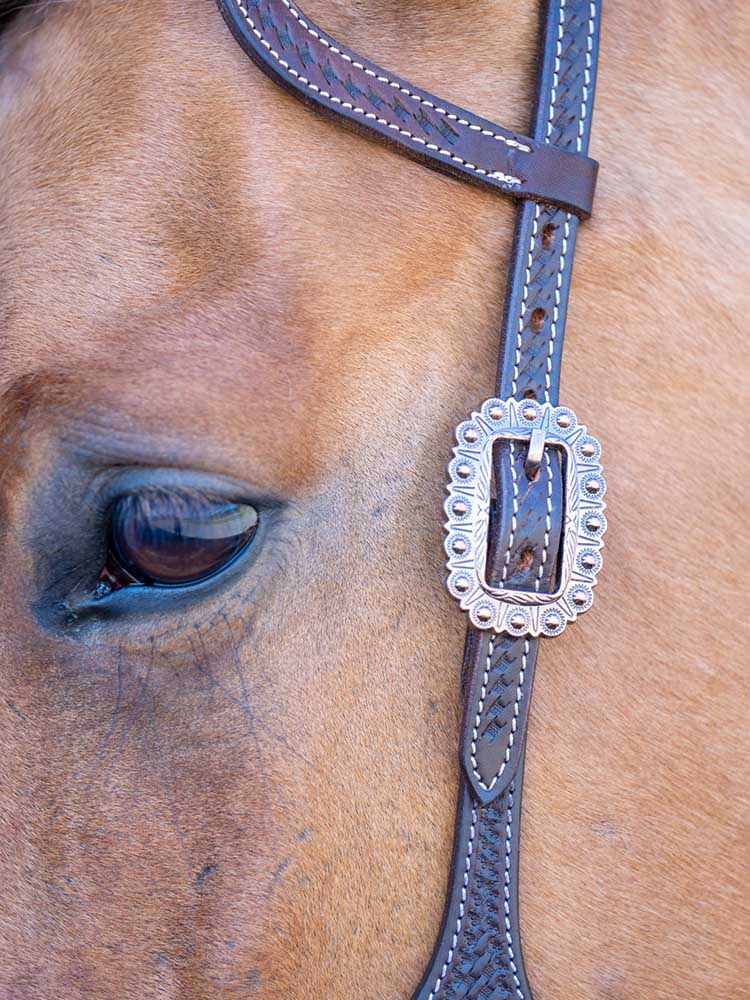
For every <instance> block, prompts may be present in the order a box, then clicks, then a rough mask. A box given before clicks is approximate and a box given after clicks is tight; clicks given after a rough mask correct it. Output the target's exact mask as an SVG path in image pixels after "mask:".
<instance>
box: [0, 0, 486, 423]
mask: <svg viewBox="0 0 750 1000" xmlns="http://www.w3.org/2000/svg"><path fill="white" fill-rule="evenodd" d="M87 6H88V5H80V7H79V6H78V5H73V7H75V8H77V9H78V10H79V11H80V13H79V14H78V15H77V16H73V15H71V14H67V13H66V15H65V16H63V17H60V16H58V15H57V13H56V14H55V15H54V17H53V18H52V20H54V21H55V26H54V27H55V33H54V34H53V33H52V31H51V30H50V29H51V25H48V24H47V23H46V22H45V23H42V24H41V25H39V26H37V28H36V29H35V33H34V34H33V35H32V39H33V44H32V43H30V44H32V48H34V50H35V51H34V52H33V53H32V54H31V55H28V54H27V55H26V56H24V57H23V58H22V59H21V57H16V58H17V61H19V60H20V63H22V65H23V71H20V70H19V71H18V72H14V73H11V74H10V75H9V76H6V77H4V78H2V79H0V88H4V89H5V91H6V92H7V91H8V90H10V91H12V92H13V97H14V101H13V107H12V109H11V110H6V113H5V114H4V115H3V117H2V118H0V134H2V136H3V142H2V143H0V146H1V147H2V149H1V150H0V162H2V163H3V166H4V167H5V170H4V172H5V174H6V176H8V177H9V178H10V182H9V183H8V184H7V185H5V186H4V192H3V193H0V209H1V210H0V271H1V272H2V275H3V286H4V291H3V292H2V293H0V312H1V313H2V318H3V321H4V334H5V337H4V342H5V348H4V352H5V353H4V355H0V374H2V376H3V381H7V380H8V379H16V378H18V377H20V376H23V375H25V373H26V372H34V371H37V370H41V371H44V370H46V369H47V368H48V367H49V366H50V365H51V366H52V367H53V368H54V369H55V370H56V371H57V370H59V369H60V367H63V368H69V369H71V370H73V371H80V369H81V365H82V364H85V365H86V366H88V367H89V368H90V367H91V366H92V365H93V367H95V368H97V369H98V370H99V377H100V378H101V377H102V375H104V376H105V377H106V375H107V372H108V371H111V372H112V373H113V374H114V373H122V372H123V371H125V372H127V371H128V370H129V372H130V374H131V376H132V373H133V371H134V370H137V371H138V373H139V377H141V378H144V379H145V382H146V383H147V382H148V378H147V377H146V376H147V375H148V372H149V369H150V370H151V371H155V370H157V369H158V370H159V371H160V372H161V373H163V374H164V375H166V376H168V377H173V378H175V379H177V380H178V381H181V382H183V383H184V384H186V385H187V384H189V383H190V381H191V380H193V381H195V380H198V379H200V380H203V381H205V380H206V378H211V377H213V378H217V377H219V378H220V379H222V380H224V381H225V382H227V381H228V382H233V381H236V380H239V379H241V380H242V384H243V386H244V387H245V389H248V388H250V389H252V388H253V387H254V386H255V385H258V386H261V385H262V390H263V394H264V397H265V401H266V405H268V404H269V403H271V404H272V403H273V401H274V399H277V400H279V401H280V402H283V401H284V399H285V398H288V397H289V396H290V395H293V396H298V395H304V394H305V393H306V392H307V391H308V390H309V391H310V392H312V391H313V386H315V387H316V388H317V387H319V383H320V380H321V379H324V378H327V379H328V383H329V386H333V384H334V383H333V382H332V381H331V379H330V373H331V369H332V367H333V366H335V365H337V364H338V361H339V359H340V356H341V351H342V348H345V349H346V350H347V351H348V352H357V351H362V350H365V349H367V348H368V346H372V343H373V342H374V341H376V340H377V341H381V342H382V341H383V340H387V339H388V337H389V334H390V332H391V329H390V328H395V326H396V324H395V322H394V318H395V314H396V313H397V312H398V310H399V309H400V308H402V306H403V303H402V304H399V303H398V301H397V300H398V296H399V294H400V292H399V290H402V291H405V290H406V286H407V285H408V289H409V292H410V294H411V296H412V297H413V296H414V293H415V292H418V290H419V287H420V286H424V287H425V288H428V287H429V286H430V283H431V281H433V280H434V275H435V273H436V272H437V270H438V269H439V268H445V265H446V261H449V260H450V259H451V258H453V259H458V258H459V257H460V255H461V253H462V247H463V246H464V245H465V243H466V242H468V241H469V240H470V238H471V233H470V229H469V226H468V225H467V226H466V227H465V237H466V239H465V240H464V239H462V234H461V232H460V230H457V227H456V225H455V224H453V223H452V224H451V227H450V228H449V227H447V226H445V225H442V224H441V225H440V226H439V227H436V219H437V220H440V218H441V216H442V217H443V219H446V218H447V213H448V211H449V210H450V207H449V206H450V199H449V197H448V196H449V194H450V191H447V192H446V193H445V194H443V192H444V190H445V189H444V187H443V184H442V183H441V182H440V181H439V179H438V180H434V181H433V180H432V179H430V180H427V181H425V182H424V185H423V187H422V188H421V189H420V186H419V185H417V187H416V190H415V191H413V192H412V193H411V194H410V196H409V198H408V199H405V198H404V197H403V191H402V190H401V191H400V190H399V173H400V171H402V170H403V169H404V167H403V166H402V165H401V164H400V163H399V164H398V166H396V165H395V164H394V163H393V162H392V158H391V157H390V156H389V155H388V154H387V153H383V152H382V151H380V150H375V149H372V150H371V149H370V147H369V146H368V147H366V148H365V150H364V152H363V150H362V147H361V145H360V141H359V140H357V139H356V138H354V137H350V136H346V135H342V134H341V133H340V132H339V131H338V130H335V129H333V128H331V127H329V126H328V125H327V124H326V123H321V122H319V121H318V120H317V119H311V118H310V117H308V116H307V115H306V113H305V112H304V110H303V109H299V108H298V107H297V106H296V105H295V104H294V103H293V102H291V101H289V100H287V99H286V98H285V97H284V96H283V95H280V94H279V93H278V91H276V90H275V89H274V88H272V87H271V85H270V84H268V82H267V81H266V80H265V79H264V78H263V77H262V76H261V75H260V74H257V73H249V72H248V68H247V66H246V65H245V63H244V62H243V63H240V64H239V66H237V65H235V60H236V59H237V58H238V57H241V53H236V52H235V48H236V47H234V46H233V45H232V43H231V39H227V37H226V32H225V29H224V27H223V25H222V24H220V19H218V18H216V16H215V12H214V11H213V10H211V11H210V17H208V16H207V15H206V10H205V8H206V7H207V5H195V10H193V8H192V6H191V11H192V13H193V14H195V15H196V17H199V18H200V17H205V18H206V23H205V25H203V28H205V32H204V33H203V35H202V34H201V31H200V30H198V27H199V26H196V24H195V23H194V20H193V22H192V23H191V24H190V27H189V29H188V27H187V26H186V23H185V20H184V19H181V18H177V19H176V22H175V24H172V25H171V27H170V31H171V32H172V35H175V36H178V35H179V32H180V31H181V30H183V31H185V32H187V31H188V30H189V36H188V35H187V34H186V36H185V37H184V38H180V37H172V38H171V41H170V39H169V38H167V40H166V42H168V43H169V44H167V43H165V39H164V37H163V36H164V30H162V31H161V33H157V38H156V39H153V38H152V39H151V40H150V41H149V40H148V39H149V31H151V30H152V29H153V28H154V23H156V24H157V26H158V25H162V22H163V20H164V19H161V20H160V19H159V18H156V19H154V17H153V16H151V15H149V12H148V11H147V10H144V9H143V7H145V6H147V5H143V6H142V5H138V8H137V9H135V10H134V12H133V17H132V18H131V19H130V20H129V21H128V20H127V19H123V18H121V17H119V16H118V17H110V18H109V24H111V25H113V28H112V30H113V31H114V37H113V39H111V40H110V45H109V47H108V49H107V60H106V63H107V65H106V72H103V71H102V69H101V67H100V65H99V63H100V62H101V51H102V50H101V45H102V39H101V34H100V33H101V29H102V25H103V23H104V20H103V19H102V18H101V17H99V18H93V20H92V19H91V17H90V15H89V14H87V13H86V11H85V10H84V8H85V7H87ZM157 7H158V5H157ZM201 12H202V13H201ZM144 19H145V22H146V23H144V24H140V21H143V20H144ZM57 22H59V24H58V23H57ZM69 22H70V23H69ZM147 29H148V30H147ZM60 31H61V32H62V34H60V33H59V32H60ZM124 32H126V33H127V38H128V39H130V40H132V44H131V45H129V46H127V47H124V46H123V45H122V44H120V45H118V44H115V43H116V42H117V41H118V39H119V40H120V41H121V42H122V39H121V38H120V35H122V34H123V33H124ZM48 35H49V37H47V36H48ZM157 42H159V43H162V44H160V45H157ZM188 43H189V44H190V54H191V59H190V64H189V65H186V64H185V60H184V51H185V45H187V44H188ZM124 48H126V51H127V58H126V57H125V56H124V55H123V49H124ZM56 52H64V58H63V57H62V55H60V56H59V57H57V56H56V54H55V53H56ZM239 74H241V75H239ZM209 79H210V80H211V82H212V85H211V86H210V87H207V86H205V81H206V80H209ZM196 80H202V81H203V84H202V85H198V84H196V82H195V81H196ZM82 81H83V82H84V84H85V85H83V86H82ZM238 81H241V88H240V87H238ZM6 109H7V102H6ZM300 124H302V125H304V129H305V135H304V156H300V155H299V151H300V148H301V147H300V142H299V128H300ZM290 148H291V149H294V150H296V152H295V153H294V154H293V155H291V156H290V153H289V150H290ZM363 155H364V156H366V158H367V169H366V170H365V169H363V166H362V164H361V162H359V165H358V166H356V167H355V168H354V171H352V162H353V157H356V158H357V160H359V159H361V157H362V156H363ZM407 169H408V168H407ZM353 180H355V182H356V183H352V181H353ZM436 192H438V195H439V198H440V199H443V200H442V201H440V200H438V201H436V202H435V201H433V202H432V203H430V200H431V198H432V196H433V195H434V194H435V193H436ZM375 194H377V195H378V197H377V199H374V197H373V196H374V195H375ZM464 198H467V199H468V203H472V201H476V202H477V203H478V202H479V199H478V198H474V193H473V192H470V193H469V194H468V195H464V193H463V192H460V193H459V194H458V201H459V202H460V200H461V199H464ZM374 201H376V206H375V207H374V208H373V202H374ZM455 201H456V199H455V198H454V202H455ZM443 212H445V215H443ZM436 229H439V235H438V238H437V239H434V238H431V239H430V241H429V245H430V247H431V249H432V250H433V254H432V256H430V255H429V254H428V255H425V252H424V249H425V246H426V245H427V240H426V239H425V234H429V235H430V237H432V236H433V234H434V233H435V231H436ZM3 247H4V250H3V249H2V248H3ZM368 261H370V262H374V265H373V266H368V263H367V262H368ZM376 299H377V300H378V301H379V302H380V303H381V304H385V306H386V308H385V309H381V311H380V312H379V314H378V316H377V317H376V316H374V315H373V308H372V303H373V301H375V300H376ZM404 302H406V298H405V297H404ZM389 322H390V326H389ZM418 327H419V324H417V328H418ZM339 367H340V366H339ZM132 384H134V383H133V380H132V378H131V385H132Z"/></svg>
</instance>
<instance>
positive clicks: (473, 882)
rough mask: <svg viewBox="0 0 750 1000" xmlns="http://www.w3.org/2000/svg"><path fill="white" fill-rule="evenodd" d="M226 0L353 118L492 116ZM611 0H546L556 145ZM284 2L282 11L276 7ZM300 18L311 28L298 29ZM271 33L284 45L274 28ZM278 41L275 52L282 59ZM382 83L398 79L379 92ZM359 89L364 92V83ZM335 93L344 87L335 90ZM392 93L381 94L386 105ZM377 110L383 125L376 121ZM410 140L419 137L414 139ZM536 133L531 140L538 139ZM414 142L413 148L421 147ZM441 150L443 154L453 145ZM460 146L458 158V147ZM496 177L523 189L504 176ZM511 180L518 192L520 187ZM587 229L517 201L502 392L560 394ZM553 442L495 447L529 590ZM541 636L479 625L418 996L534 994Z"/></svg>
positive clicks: (424, 121)
mask: <svg viewBox="0 0 750 1000" xmlns="http://www.w3.org/2000/svg"><path fill="white" fill-rule="evenodd" d="M218 2H219V5H220V7H221V9H222V11H223V13H224V15H225V17H227V20H228V22H229V23H230V27H232V30H233V31H234V32H235V34H236V35H237V37H238V40H239V41H240V43H241V44H242V45H243V47H244V48H245V49H246V51H248V53H249V54H250V55H251V56H252V57H253V58H254V59H256V61H258V62H259V64H260V65H262V66H263V68H264V69H265V70H266V72H271V67H270V64H269V59H270V60H271V61H273V62H274V69H273V71H272V72H271V75H273V76H274V78H276V79H277V82H280V83H282V85H284V86H287V87H288V88H289V89H293V90H295V91H296V92H297V93H298V96H300V94H301V88H300V83H301V81H302V80H303V78H304V81H305V82H303V83H302V88H304V89H305V90H306V94H305V96H306V97H307V98H310V97H311V95H313V96H314V95H316V91H313V90H312V89H310V88H307V86H306V84H307V83H309V82H310V81H311V79H312V74H313V73H316V74H320V75H322V77H323V79H324V80H325V83H323V82H322V81H321V82H320V83H315V84H314V86H315V87H316V88H318V90H317V96H322V94H323V90H325V92H326V93H327V94H328V95H329V97H328V98H325V99H326V100H329V99H330V95H332V94H334V90H333V88H334V87H339V88H341V87H343V88H344V90H345V91H346V94H347V95H348V97H343V96H342V97H340V103H339V104H338V105H337V109H338V112H339V113H340V114H341V115H344V116H348V117H349V118H351V117H352V113H351V109H348V108H346V107H345V103H349V104H352V105H353V103H354V100H361V99H362V96H363V95H364V97H365V99H366V101H367V102H369V105H370V106H371V107H372V108H373V110H372V111H369V112H368V114H370V115H372V116H375V117H376V118H377V117H380V118H382V119H383V124H382V126H381V127H382V128H383V129H387V130H388V131H391V132H395V131H397V130H398V129H399V128H401V127H404V131H406V132H408V133H410V134H411V135H412V137H413V136H414V135H417V131H416V127H415V125H414V122H418V123H419V127H421V128H422V129H423V132H422V133H420V134H419V138H420V139H423V140H424V139H425V135H427V136H429V137H430V140H431V139H432V138H434V139H435V144H436V145H437V141H438V140H437V136H438V135H439V136H440V139H439V142H440V143H444V146H442V147H441V148H445V149H446V150H447V151H448V154H447V155H453V154H452V153H451V150H453V151H454V152H455V149H456V142H451V141H450V137H451V129H455V130H458V129H459V128H462V129H466V130H467V133H468V132H470V133H471V135H472V136H476V135H477V134H478V133H477V131H476V130H473V129H471V122H472V121H475V122H476V123H477V124H478V123H479V122H480V121H481V120H480V119H475V118H474V117H473V116H469V115H467V114H466V113H465V112H462V111H460V109H455V114H457V115H460V116H461V117H463V118H464V120H465V122H466V124H465V125H461V124H460V123H457V122H456V121H454V120H453V119H451V117H450V113H454V109H453V108H452V106H450V105H447V104H445V103H444V102H443V103H442V105H441V107H442V108H443V110H444V112H445V113H443V112H441V111H438V109H437V108H436V107H430V106H429V105H428V104H426V103H425V102H424V101H423V100H416V101H414V102H413V103H416V104H417V108H416V109H415V108H414V107H413V105H412V106H411V107H410V106H409V103H407V102H410V101H411V100H412V98H411V95H410V94H409V93H408V92H407V93H403V92H402V91H401V90H400V89H399V88H400V87H402V86H403V87H405V88H406V90H407V91H409V90H411V92H412V94H416V95H418V96H422V95H421V92H419V91H417V90H416V88H410V87H409V86H408V85H405V84H403V82H402V81H398V80H397V79H396V78H395V77H392V78H391V80H392V82H393V83H394V86H393V87H391V86H390V83H389V82H388V80H386V81H385V82H384V81H382V80H373V77H372V73H375V74H376V76H377V69H376V68H372V64H368V63H366V61H364V60H360V59H359V58H358V57H357V61H358V62H360V63H361V69H360V71H361V72H363V73H364V77H365V78H364V79H362V80H361V81H360V80H358V79H357V78H355V77H354V76H353V75H351V74H346V73H341V72H340V71H339V69H337V68H336V66H335V65H334V63H333V61H332V60H329V58H328V56H329V54H330V53H331V52H332V48H331V43H330V40H327V41H328V44H325V43H324V42H323V37H324V36H323V35H322V33H320V35H319V38H320V41H321V49H320V50H318V49H316V48H315V47H313V46H311V44H310V38H311V37H312V36H310V34H309V32H308V31H307V29H306V28H304V27H303V24H302V22H301V21H300V19H299V17H295V16H294V15H293V14H292V10H293V8H292V5H291V3H290V2H287V0H255V2H251V3H250V4H249V5H248V7H244V6H242V4H241V3H240V2H239V0H218ZM599 5H600V0H549V3H547V4H546V5H545V12H544V16H545V45H544V58H543V64H542V67H541V77H540V86H539V94H538V98H537V104H536V108H535V122H534V129H533V134H534V141H535V142H537V143H538V142H543V143H549V144H550V146H551V147H553V148H557V149H563V150H568V151H570V152H575V153H585V152H586V151H587V148H588V136H589V126H590V120H591V105H592V101H593V88H594V71H595V62H596V49H597V35H598V23H597V22H598V13H599V11H598V8H599ZM282 8H284V10H285V11H287V12H288V13H289V14H292V17H291V21H288V20H286V19H285V18H286V15H284V14H283V11H282ZM294 9H295V10H296V8H294ZM251 10H252V11H254V12H256V13H257V17H258V18H259V23H260V27H258V28H256V34H255V35H252V39H254V40H251V39H249V38H248V36H247V29H248V19H247V15H249V14H250V11H251ZM243 11H244V13H242V12H243ZM238 12H239V13H240V14H242V17H243V19H244V20H243V23H242V25H241V27H240V23H239V21H238V20H237V17H236V15H237V14H238ZM280 12H281V13H282V17H281V18H279V17H278V16H277V15H278V14H279V13H280ZM292 21H293V22H294V23H292ZM255 23H257V22H255ZM308 27H309V25H308ZM297 29H300V30H301V31H303V32H305V33H306V35H307V37H304V36H303V35H300V34H298V33H297ZM314 30H317V29H314ZM251 34H252V32H251ZM271 37H273V39H274V41H273V44H272V43H271V41H269V39H270V38H271ZM313 40H315V39H313ZM263 41H265V43H266V45H265V46H264V45H263ZM256 43H258V44H256ZM277 43H278V44H277ZM336 47H337V48H339V49H340V51H341V52H342V53H346V54H347V55H348V56H349V58H350V59H353V58H355V57H354V56H353V54H352V53H350V52H349V51H348V50H345V49H343V47H339V46H336ZM270 48H273V49H274V52H275V53H276V55H275V56H270V54H269V52H270ZM279 49H281V50H283V53H289V54H290V55H291V56H292V58H293V59H295V60H298V64H299V63H301V64H302V68H296V67H291V59H284V61H285V62H286V63H287V64H288V66H289V67H291V68H293V69H294V71H295V72H294V74H291V70H290V72H289V73H287V75H286V78H285V77H284V76H283V74H281V75H280V74H279V73H278V70H279V68H280V67H281V68H282V69H283V68H284V67H283V66H281V63H280V61H279V58H282V59H283V58H284V56H283V55H282V54H280V52H279ZM324 50H325V51H324ZM334 54H335V53H334ZM343 61H344V62H347V60H346V59H344V60H343ZM350 65H352V66H353V63H350ZM353 68H354V69H358V67H356V66H353ZM367 68H370V70H371V72H370V74H368V73H367ZM382 75H383V76H387V75H388V74H385V73H383V74H382ZM290 77H291V78H290ZM374 83H378V84H382V85H383V86H385V87H388V88H389V89H388V90H387V91H383V92H382V93H380V92H378V91H377V89H376V88H375V86H374ZM368 87H370V88H371V91H372V92H371V94H370V93H368ZM352 91H359V93H356V95H355V93H353V92H352ZM339 93H340V90H339V91H337V92H336V94H335V95H334V96H338V94H339ZM402 97H403V98H404V100H402V99H401V98H402ZM428 100H432V99H431V98H429V97H428ZM381 102H382V105H383V107H382V108H378V107H377V105H378V104H379V103H381ZM362 103H363V104H364V101H363V102H362ZM433 103H435V102H433ZM386 108H387V109H389V110H387V111H386V110H385V109H386ZM381 111H382V114H381ZM449 112H450V113H449ZM422 115H423V116H424V117H423V118H422V117H421V116H422ZM393 116H395V117H393ZM407 116H411V117H410V118H409V117H407ZM367 120H368V121H369V122H371V123H372V121H373V118H368V119H367ZM399 122H401V125H399ZM376 124H380V123H376ZM407 125H408V127H406V126H407ZM487 127H488V128H489V129H490V130H492V131H494V132H495V133H496V134H497V135H498V136H501V135H505V138H507V137H508V136H511V137H513V138H516V139H521V138H522V137H515V136H513V134H512V133H507V132H506V131H505V130H500V129H497V128H496V127H495V126H490V125H489V124H487ZM479 133H480V134H481V128H480V129H479ZM459 136H460V132H459ZM400 138H401V139H403V140H408V141H410V142H411V139H409V136H404V135H401V136H400ZM484 138H485V139H487V140H488V142H490V143H491V144H492V145H491V146H490V148H492V149H493V152H497V150H501V149H502V151H503V155H504V156H505V159H504V160H503V161H502V162H503V164H505V167H506V168H507V167H508V166H509V165H510V166H512V165H513V163H514V160H513V159H512V157H511V155H510V153H515V152H518V150H517V149H515V148H514V147H512V146H509V145H508V144H507V143H506V142H504V141H503V139H502V138H497V139H492V138H491V137H488V136H485V137H484ZM426 141H427V140H425V142H426ZM528 144H529V146H530V147H531V148H533V146H532V142H531V141H529V142H528ZM412 145H421V143H416V144H412ZM448 147H450V148H448ZM472 148H475V147H472ZM410 152H412V155H413V149H412V150H411V151H410ZM430 152H434V151H430ZM438 155H439V156H440V157H442V158H443V165H444V166H446V165H447V161H445V159H444V158H445V156H446V154H445V153H442V154H441V153H438ZM455 155H458V156H459V157H461V154H460V153H459V154H455ZM472 155H474V154H473V153H472ZM461 159H462V160H463V159H465V158H464V157H461ZM476 159H478V157H475V160H476ZM497 162H500V161H497ZM515 162H518V161H517V160H516V161H515ZM450 164H451V165H452V167H453V168H454V169H455V170H457V171H458V170H461V171H463V172H464V174H467V173H471V172H472V171H473V170H474V168H475V167H476V166H477V165H478V164H477V163H476V162H474V161H471V162H470V163H465V162H463V163H457V162H455V161H452V160H451V161H450ZM469 167H471V170H469ZM494 169H498V170H499V169H500V167H495V168H494ZM478 177H479V178H480V179H484V181H485V182H488V180H489V179H488V178H486V177H485V178H482V175H479V174H476V173H474V175H473V177H472V178H471V179H473V180H476V179H477V178H478ZM499 183H500V184H506V186H509V187H514V185H513V184H510V185H508V184H507V181H499ZM512 193H515V194H518V193H519V192H518V190H517V186H516V190H515V191H513V192H512ZM577 226H578V219H577V218H576V217H575V216H574V215H572V214H571V213H569V212H568V211H567V209H561V208H556V207H553V206H552V205H549V204H541V203H532V202H523V203H521V204H520V205H519V208H518V210H517V221H516V231H515V235H514V252H513V257H512V260H511V267H510V280H509V282H508V291H507V294H506V303H505V313H504V320H503V329H502V337H501V351H500V365H499V375H498V384H497V392H498V395H501V396H504V397H507V396H516V397H518V398H523V397H527V396H529V395H533V396H534V397H535V398H537V399H543V400H549V401H550V402H552V403H556V402H557V389H558V382H559V369H560V355H561V348H562V339H563V332H564V325H565V311H566V305H567V298H568V292H569V285H570V272H571V264H572V259H573V252H574V249H575V239H576V233H577ZM548 453H549V449H547V452H545V457H546V458H549V465H547V464H546V462H545V464H544V465H543V467H542V469H541V470H540V472H539V476H538V478H536V479H535V480H534V481H533V482H530V481H529V480H527V479H526V476H525V472H524V470H523V462H524V458H525V455H524V453H523V447H522V446H517V447H515V448H513V449H511V448H510V447H505V448H504V449H499V451H498V456H497V460H496V469H495V472H496V483H497V496H498V503H497V512H496V516H495V518H494V523H493V536H494V538H493V543H492V545H491V556H490V558H491V565H490V572H491V573H492V574H493V575H494V578H495V579H504V580H505V581H507V582H508V583H509V585H511V586H513V587H516V588H519V589H535V588H536V587H537V586H538V587H539V588H540V589H541V588H546V587H548V586H549V585H550V583H551V581H552V578H553V576H554V567H555V564H556V560H557V550H558V546H559V542H560V531H561V517H562V511H563V506H564V505H563V501H562V484H561V475H560V466H559V462H558V461H557V459H556V458H554V456H550V455H549V454H548ZM537 649H538V641H536V640H532V639H525V638H521V639H515V638H511V637H508V636H502V637H497V636H491V635H489V634H487V633H485V632H477V631H475V630H473V629H470V630H469V635H468V638H467V654H466V664H465V674H467V675H468V681H467V683H466V684H465V690H466V716H465V724H464V735H463V741H462V764H463V770H464V774H465V778H463V779H462V783H461V796H460V806H459V820H458V823H457V837H456V843H455V848H454V862H453V866H452V871H451V882H450V886H449V895H448V904H447V908H446V914H445V918H444V922H443V926H442V929H441V933H440V938H439V940H438V943H437V946H436V949H435V953H434V955H433V959H432V961H431V964H430V967H429V969H428V971H427V973H426V974H425V977H424V979H423V982H422V985H421V986H420V988H419V989H418V990H417V992H416V994H415V997H414V1000H469V998H475V1000H508V998H511V1000H529V998H530V991H529V987H528V983H527V980H526V975H525V971H524V967H523V961H522V956H521V945H520V931H519V921H518V906H517V898H516V894H517V882H518V878H517V872H518V840H519V814H520V790H521V778H522V771H523V751H524V742H525V731H526V719H527V714H528V705H529V700H530V695H531V685H532V681H533V674H534V667H535V663H536V655H537ZM472 744H473V745H472ZM503 765H505V766H503Z"/></svg>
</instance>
